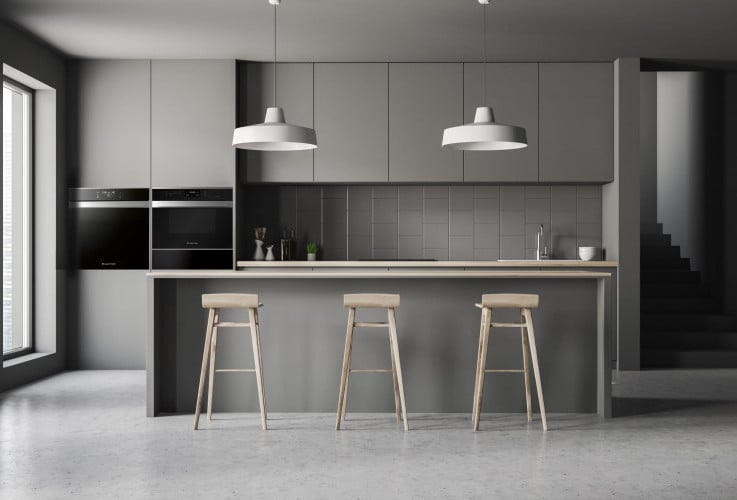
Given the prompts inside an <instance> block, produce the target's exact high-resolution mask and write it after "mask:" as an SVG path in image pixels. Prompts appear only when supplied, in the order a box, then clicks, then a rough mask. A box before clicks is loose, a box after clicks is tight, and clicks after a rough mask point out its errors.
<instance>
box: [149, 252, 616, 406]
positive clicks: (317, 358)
mask: <svg viewBox="0 0 737 500" xmlns="http://www.w3.org/2000/svg"><path fill="white" fill-rule="evenodd" d="M239 267H244V269H241V270H238V271H156V272H151V273H149V275H148V276H149V278H148V304H149V310H148V332H147V342H148V345H147V415H149V416H156V415H160V414H166V413H181V412H191V411H193V409H194V403H195V396H196V391H197V380H198V375H199V369H200V362H201V356H202V348H203V344H204V334H205V323H206V311H204V310H203V309H202V308H201V301H200V295H201V294H202V293H218V292H240V293H258V294H259V295H260V297H261V301H262V302H263V304H264V306H263V308H262V309H261V312H260V320H261V325H262V326H261V335H262V350H263V366H264V379H265V388H266V398H267V401H268V403H267V404H268V409H269V411H272V412H313V411H314V412H329V411H335V409H336V405H337V394H338V384H339V379H340V371H341V362H342V349H343V343H344V336H345V326H346V318H347V313H346V311H345V310H344V309H343V307H342V298H343V294H344V293H355V292H386V293H399V294H400V295H401V306H400V308H399V310H398V311H397V322H398V331H399V345H400V353H401V357H402V366H403V370H404V379H405V390H406V397H407V408H408V412H409V413H418V412H422V413H434V412H443V413H445V412H468V413H470V411H471V407H472V398H473V384H474V370H475V363H476V350H477V343H478V330H479V322H480V313H479V311H478V309H476V308H475V307H474V303H475V302H478V301H479V300H480V297H481V295H482V294H483V293H502V292H503V293H537V294H539V295H540V307H539V308H538V309H537V310H535V311H533V320H534V322H535V333H536V337H537V343H538V352H539V356H540V364H541V371H542V384H543V389H544V392H545V402H546V407H547V409H548V412H550V413H557V412H589V413H594V412H596V413H598V414H599V415H601V416H604V417H608V416H611V368H612V364H611V359H612V355H611V352H610V351H611V348H612V334H613V333H612V332H613V330H614V324H615V322H614V321H613V316H614V315H613V314H612V307H611V305H610V304H611V300H610V297H611V296H612V295H613V294H611V292H610V291H609V290H610V289H611V282H612V281H613V280H612V279H611V278H612V275H613V274H614V273H615V271H616V263H614V262H580V261H514V262H499V261H495V262H461V263H458V262H426V261H405V262H396V261H385V262H376V261H371V262H360V261H359V262H342V261H341V262H289V263H284V262H269V263H265V262H264V263H254V262H250V261H249V262H239ZM382 312H383V311H381V312H380V311H361V316H360V318H366V320H369V321H370V320H375V319H378V317H379V316H380V315H381V313H382ZM374 313H375V314H374ZM517 314H518V313H517V311H514V310H506V311H500V312H499V314H498V316H495V319H497V320H500V321H515V320H517ZM223 315H224V316H225V317H226V318H228V319H227V320H228V321H230V318H233V321H243V320H244V318H245V316H244V315H245V312H244V311H226V312H223ZM241 332H243V333H241ZM497 332H498V333H497ZM385 337H386V336H385V335H382V334H377V333H375V332H373V331H369V332H365V333H364V332H363V331H359V332H357V334H356V338H355V340H354V342H355V345H360V346H361V347H360V349H358V348H357V349H356V350H355V352H356V355H355V357H354V361H353V364H354V366H355V367H357V368H362V367H369V368H380V367H386V366H388V364H389V361H390V360H389V357H388V352H389V342H388V339H387V338H385ZM219 347H220V349H219V352H218V367H219V368H239V367H250V366H251V364H252V362H253V361H252V357H251V351H250V339H249V336H248V333H247V330H245V331H243V330H237V329H228V331H227V333H224V334H223V335H222V336H221V340H219ZM521 358H522V355H521V348H520V342H519V334H518V332H516V331H515V330H509V329H504V330H493V331H492V338H491V341H490V349H489V368H492V367H493V368H500V369H514V368H519V367H521V366H522V359H521ZM216 385H217V389H216V391H215V402H214V405H215V411H257V405H258V401H257V397H256V383H255V380H254V377H252V376H250V375H243V374H231V373H224V374H219V375H218V381H217V384H216ZM393 405H394V399H393V390H392V381H391V377H386V376H384V375H383V374H376V375H364V374H358V375H356V376H353V377H351V391H350V396H349V400H348V411H349V412H351V411H393ZM524 405H525V402H524V385H523V379H522V377H520V376H515V375H511V374H498V375H492V376H490V377H488V378H487V384H486V389H485V399H484V411H485V412H489V411H491V412H518V411H520V412H521V411H524ZM536 411H537V410H536Z"/></svg>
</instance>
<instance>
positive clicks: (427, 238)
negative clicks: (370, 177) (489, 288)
mask: <svg viewBox="0 0 737 500" xmlns="http://www.w3.org/2000/svg"><path fill="white" fill-rule="evenodd" d="M246 198H247V202H246V205H247V208H246V209H245V214H244V216H243V219H244V222H245V224H246V226H247V227H254V226H260V225H266V226H267V227H271V228H273V229H271V230H270V231H271V235H272V236H273V238H271V239H272V241H273V240H274V239H278V237H279V235H280V234H281V230H282V229H284V228H293V229H295V231H296V235H297V239H298V240H299V243H298V247H299V251H298V258H300V256H301V254H302V253H304V246H305V245H306V243H307V242H308V241H315V242H318V244H319V245H320V259H322V260H356V259H437V260H497V259H522V258H534V256H535V248H536V236H535V235H536V232H537V230H538V228H539V227H540V224H542V225H543V227H544V228H545V235H546V238H547V242H548V246H549V248H551V251H552V254H553V257H554V258H556V259H575V258H576V257H577V251H576V248H577V247H578V246H601V186H589V185H579V186H577V185H555V186H540V185H534V186H508V185H502V186H490V185H478V186H457V185H453V186H437V185H432V186H421V185H417V186H383V185H382V186H334V185H331V186H286V185H284V186H269V187H263V186H248V188H247V189H246ZM249 207H250V208H249ZM265 207H272V209H268V208H265ZM275 226H276V227H275ZM276 228H279V230H278V231H277V230H276ZM241 258H246V259H247V258H249V256H248V255H243V256H242V257H241ZM277 258H278V256H277Z"/></svg>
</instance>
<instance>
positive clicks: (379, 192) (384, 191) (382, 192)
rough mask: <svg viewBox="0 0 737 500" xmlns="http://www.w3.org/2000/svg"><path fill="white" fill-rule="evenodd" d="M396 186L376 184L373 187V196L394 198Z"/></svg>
mask: <svg viewBox="0 0 737 500" xmlns="http://www.w3.org/2000/svg"><path fill="white" fill-rule="evenodd" d="M396 197H397V186H376V187H374V198H396Z"/></svg>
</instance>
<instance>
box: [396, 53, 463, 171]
mask: <svg viewBox="0 0 737 500" xmlns="http://www.w3.org/2000/svg"><path fill="white" fill-rule="evenodd" d="M462 121H463V66H462V65H461V64H460V63H390V64H389V180H390V181H392V182H457V181H462V180H463V154H462V153H461V152H460V151H455V150H452V149H449V148H443V147H442V141H443V129H445V128H446V127H452V126H454V125H460V124H461V122H462Z"/></svg>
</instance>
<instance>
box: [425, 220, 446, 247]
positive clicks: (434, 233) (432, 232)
mask: <svg viewBox="0 0 737 500" xmlns="http://www.w3.org/2000/svg"><path fill="white" fill-rule="evenodd" d="M422 248H423V249H428V248H448V224H423V225H422Z"/></svg>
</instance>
